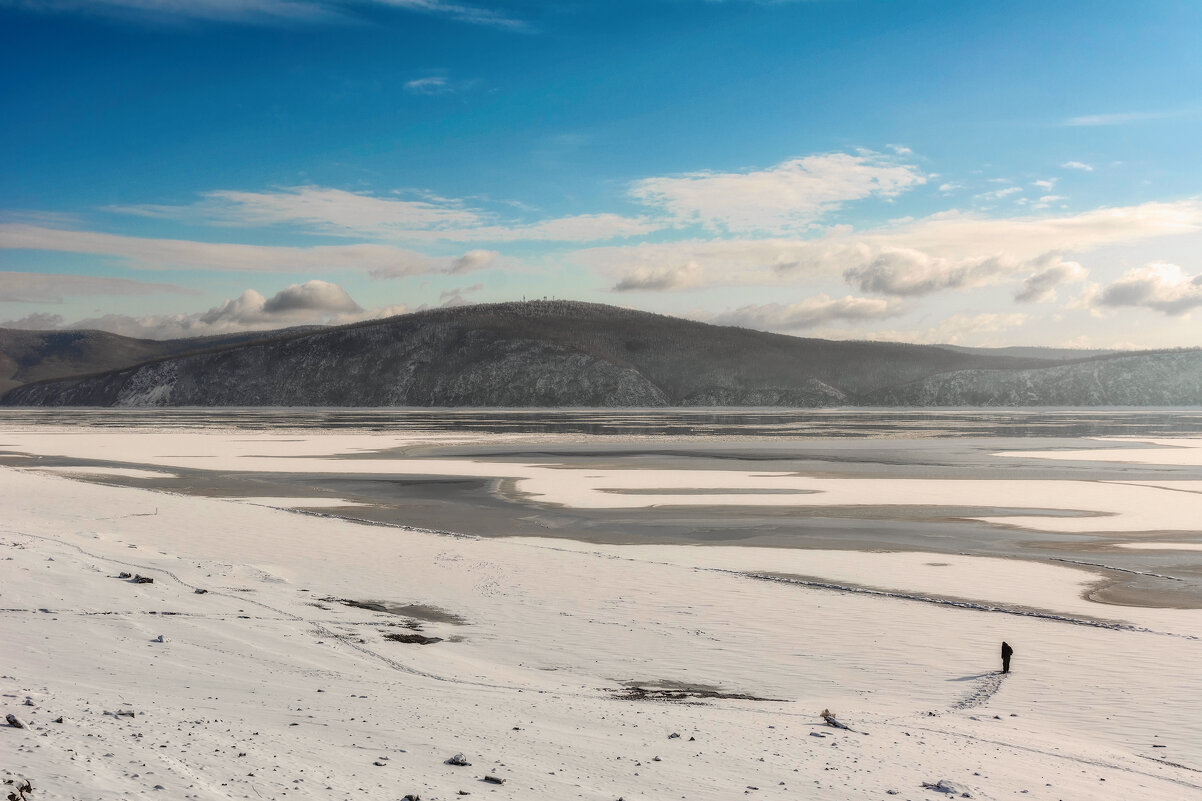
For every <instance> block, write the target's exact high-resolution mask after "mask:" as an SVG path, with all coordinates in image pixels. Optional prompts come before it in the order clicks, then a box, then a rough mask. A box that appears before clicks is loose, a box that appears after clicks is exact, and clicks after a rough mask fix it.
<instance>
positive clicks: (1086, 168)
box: [1060, 161, 1093, 172]
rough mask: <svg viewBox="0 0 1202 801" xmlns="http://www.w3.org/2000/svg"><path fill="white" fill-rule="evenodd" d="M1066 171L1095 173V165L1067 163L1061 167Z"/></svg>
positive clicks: (1079, 162)
mask: <svg viewBox="0 0 1202 801" xmlns="http://www.w3.org/2000/svg"><path fill="white" fill-rule="evenodd" d="M1060 166H1061V167H1063V168H1064V169H1066V170H1081V171H1082V172H1093V165H1092V164H1086V163H1085V162H1083V161H1066V162H1064V163H1063V164H1061V165H1060Z"/></svg>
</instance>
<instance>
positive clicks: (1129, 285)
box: [1094, 262, 1202, 315]
mask: <svg viewBox="0 0 1202 801" xmlns="http://www.w3.org/2000/svg"><path fill="white" fill-rule="evenodd" d="M1094 303H1095V305H1097V306H1110V307H1117V306H1136V307H1142V308H1145V309H1153V310H1155V311H1158V312H1163V313H1164V314H1168V315H1183V314H1188V313H1189V312H1190V311H1191V310H1193V309H1196V308H1198V307H1202V274H1199V275H1192V276H1191V275H1186V273H1185V271H1184V270H1182V269H1181V268H1180V267H1178V266H1177V265H1175V264H1164V263H1158V262H1154V263H1152V264H1148V265H1146V266H1144V267H1141V268H1139V269H1137V270H1131V271H1130V272H1128V273H1127V274H1126V275H1124V276H1123V277H1122V278H1120V279H1119V280H1118V281H1116V282H1114V283H1113V284H1111V285H1110V286H1108V287H1105V288H1104V289H1102V290H1101V291H1100V292H1098V293H1097V294H1096V295H1095V296H1094Z"/></svg>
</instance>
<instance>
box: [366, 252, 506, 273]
mask: <svg viewBox="0 0 1202 801" xmlns="http://www.w3.org/2000/svg"><path fill="white" fill-rule="evenodd" d="M500 258H501V254H499V253H497V252H496V251H495V250H469V251H468V252H467V253H464V254H463V255H462V256H459V257H458V258H452V259H445V258H444V259H436V258H432V257H429V256H420V255H417V254H413V258H411V259H405V260H398V261H396V262H394V263H392V264H389V265H387V266H383V267H373V268H372V269H370V270H368V275H370V276H371V277H372V278H375V279H378V280H385V279H389V278H406V277H408V276H411V275H419V274H422V273H447V274H450V275H461V274H463V273H470V272H475V271H477V270H487V269H489V268H490V267H494V266H496V265H497V264H499V263H500Z"/></svg>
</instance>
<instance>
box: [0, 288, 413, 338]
mask: <svg viewBox="0 0 1202 801" xmlns="http://www.w3.org/2000/svg"><path fill="white" fill-rule="evenodd" d="M405 310H406V309H405V307H404V306H388V307H385V308H379V309H371V310H365V309H362V308H361V307H360V306H359V304H357V303H355V301H354V300H353V299H352V298H351V297H350V295H348V294H347V293H346V291H345V290H343V289H342V287H340V286H338V285H337V284H331V283H328V282H326V281H306V282H305V283H303V284H292V285H291V286H288V287H285V288H284V289H281V290H280V291H279V292H277V293H276V294H274V295H273V296H271V297H270V298H265V297H264V296H263V295H262V294H261V293H259V292H257V291H256V290H254V289H247V290H246V291H244V292H243V293H242V294H241V295H239V296H238V297H236V298H230V299H228V300H226V301H225V302H223V303H221V304H219V305H217V306H214V307H213V308H211V309H209V310H207V311H203V312H194V313H190V314H186V313H180V314H150V315H142V316H133V315H126V314H106V315H102V316H99V317H91V318H86V319H82V320H77V321H75V322H72V323H69V324H68V323H66V322H64V320H63V318H62V317H61V316H59V315H46V316H43V317H41V318H38V316H37V315H30V317H27V318H24V319H22V320H17V321H13V323H14V325H13V326H11V327H18V326H19V327H22V328H33V327H38V328H42V329H43V330H53V329H81V328H92V329H99V330H101V331H109V332H111V333H114V334H120V335H122V336H128V337H139V338H145V339H179V338H183V337H199V336H210V335H214V334H229V333H235V332H238V331H265V330H272V329H276V328H287V327H292V326H298V325H341V324H343V323H352V322H358V321H360V320H371V319H379V318H383V317H391V316H393V315H396V314H402V313H404V312H405ZM35 318H38V319H35ZM43 323H49V325H42V324H43ZM4 325H7V324H4Z"/></svg>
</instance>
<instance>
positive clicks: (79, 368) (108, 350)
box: [0, 326, 317, 394]
mask: <svg viewBox="0 0 1202 801" xmlns="http://www.w3.org/2000/svg"><path fill="white" fill-rule="evenodd" d="M316 328H317V327H316V326H308V327H304V328H294V329H285V330H283V331H240V332H238V333H235V334H221V335H217V336H207V337H189V338H186V339H166V340H158V339H136V338H133V337H124V336H121V335H120V334H110V333H109V332H107V331H95V330H91V329H83V330H76V331H26V330H22V329H15V328H0V394H3V393H5V392H7V391H8V390H10V389H13V388H14V387H19V386H21V385H22V384H28V383H31V382H34V381H44V380H49V379H55V378H66V377H68V376H75V375H84V374H87V373H96V372H100V371H103V370H115V369H118V368H121V367H130V366H132V365H135V364H139V363H141V362H145V361H149V360H151V359H158V358H162V357H164V356H176V355H179V354H183V353H191V352H194V351H198V350H209V349H212V348H222V347H227V346H229V345H239V344H242V343H245V342H252V341H254V340H257V339H264V338H267V337H274V336H281V335H287V334H289V333H297V332H303V331H312V330H316Z"/></svg>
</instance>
